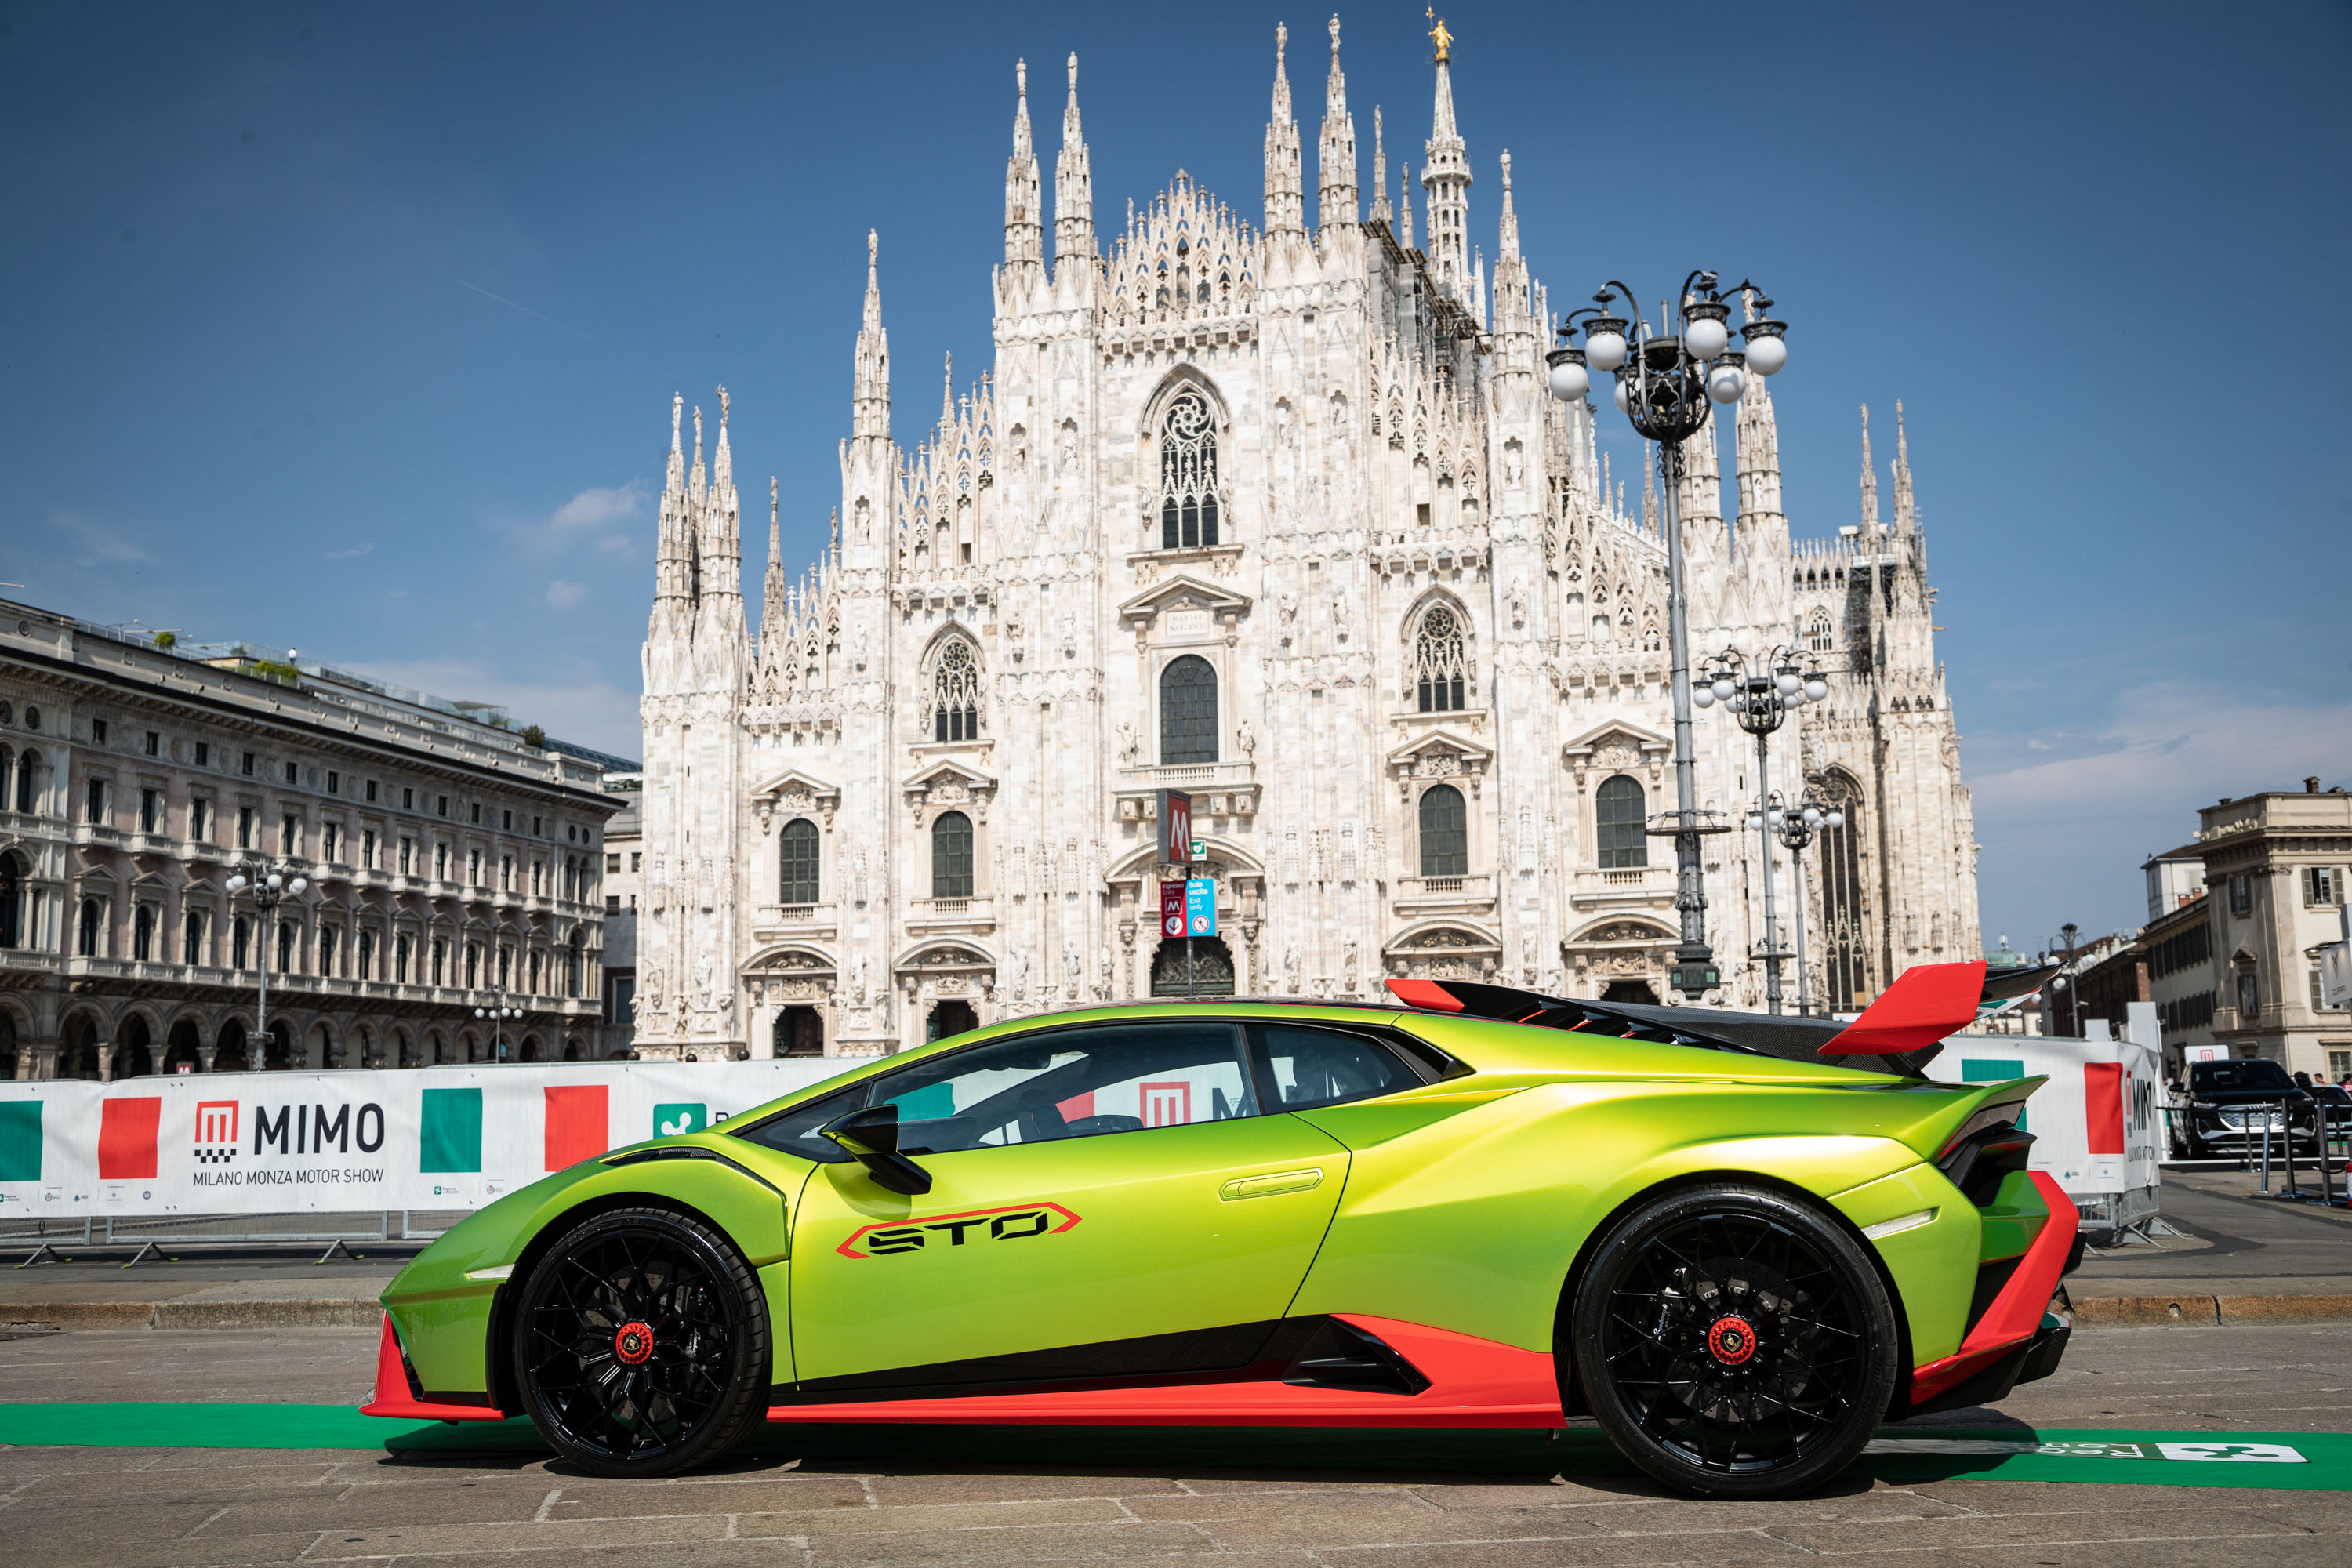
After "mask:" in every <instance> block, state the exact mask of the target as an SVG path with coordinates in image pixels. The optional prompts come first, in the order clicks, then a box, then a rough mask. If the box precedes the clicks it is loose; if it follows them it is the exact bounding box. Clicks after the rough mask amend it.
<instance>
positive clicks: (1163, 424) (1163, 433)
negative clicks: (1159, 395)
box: [1160, 392, 1217, 550]
mask: <svg viewBox="0 0 2352 1568" xmlns="http://www.w3.org/2000/svg"><path fill="white" fill-rule="evenodd" d="M1216 542H1217V421H1216V417H1215V416H1214V415H1213V414H1211V413H1210V412H1209V400H1208V399H1207V398H1205V397H1202V395H1200V394H1199V393H1197V392H1187V393H1184V394H1182V395H1180V396H1179V397H1178V398H1177V399H1176V401H1175V402H1174V403H1172V404H1171V405H1169V407H1168V416H1167V417H1166V418H1164V419H1162V420H1161V421H1160V548H1161V549H1162V550H1194V549H1198V548H1200V547H1202V546H1203V545H1210V544H1214V543H1216Z"/></svg>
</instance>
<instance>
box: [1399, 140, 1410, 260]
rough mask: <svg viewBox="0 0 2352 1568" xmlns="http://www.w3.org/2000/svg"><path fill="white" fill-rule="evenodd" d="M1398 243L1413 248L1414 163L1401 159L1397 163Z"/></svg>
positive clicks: (1408, 248)
mask: <svg viewBox="0 0 2352 1568" xmlns="http://www.w3.org/2000/svg"><path fill="white" fill-rule="evenodd" d="M1397 226H1398V235H1397V243H1398V244H1399V245H1402V246H1403V247H1405V248H1406V249H1407V250H1411V249H1412V163H1410V162H1403V161H1401V162H1399V163H1398V164H1397Z"/></svg>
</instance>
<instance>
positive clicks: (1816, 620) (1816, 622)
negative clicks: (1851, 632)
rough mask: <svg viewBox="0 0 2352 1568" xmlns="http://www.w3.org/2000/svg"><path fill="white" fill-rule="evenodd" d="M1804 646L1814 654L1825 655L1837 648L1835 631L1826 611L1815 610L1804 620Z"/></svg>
mask: <svg viewBox="0 0 2352 1568" xmlns="http://www.w3.org/2000/svg"><path fill="white" fill-rule="evenodd" d="M1805 646H1806V647H1809V648H1811V649H1812V650H1813V651H1814V652H1815V653H1825V652H1827V651H1828V650H1829V649H1831V648H1833V647H1836V646H1837V629H1836V628H1835V627H1834V626H1832V625H1831V623H1830V613H1829V612H1828V611H1827V610H1819V609H1817V610H1815V611H1814V612H1813V613H1812V614H1811V616H1807V617H1806V618H1805Z"/></svg>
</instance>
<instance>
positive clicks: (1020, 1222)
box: [834, 1204, 1078, 1258]
mask: <svg viewBox="0 0 2352 1568" xmlns="http://www.w3.org/2000/svg"><path fill="white" fill-rule="evenodd" d="M1077 1223H1078V1216H1077V1215H1074V1214H1072V1213H1071V1212H1070V1211H1069V1210H1068V1209H1066V1208H1064V1207H1063V1206H1062V1205H1059V1204H1022V1205H1017V1206H1015V1207H1012V1208H1001V1209H972V1210H970V1211H968V1212H966V1213H963V1214H943V1215H936V1216H934V1217H932V1218H929V1219H907V1220H898V1221H896V1222H894V1223H892V1224H889V1225H868V1226H859V1227H858V1229H857V1230H856V1231H855V1232H853V1233H852V1234H851V1236H850V1237H849V1239H848V1240H846V1241H845V1242H843V1243H842V1244H841V1245H840V1246H839V1247H835V1248H834V1250H835V1251H836V1252H838V1253H840V1254H841V1255H842V1256H843V1257H844V1258H881V1257H887V1255H889V1254H891V1253H896V1252H922V1251H925V1250H926V1249H929V1248H931V1247H962V1246H964V1245H966V1244H967V1243H969V1244H972V1245H982V1244H985V1243H988V1242H995V1241H1025V1240H1027V1239H1028V1238H1029V1237H1033V1236H1059V1235H1061V1234H1062V1233H1063V1232H1064V1231H1066V1230H1067V1229H1069V1228H1070V1227H1071V1226H1074V1225H1076V1224H1077ZM860 1247H863V1248H864V1250H863V1251H861V1250H859V1248H860Z"/></svg>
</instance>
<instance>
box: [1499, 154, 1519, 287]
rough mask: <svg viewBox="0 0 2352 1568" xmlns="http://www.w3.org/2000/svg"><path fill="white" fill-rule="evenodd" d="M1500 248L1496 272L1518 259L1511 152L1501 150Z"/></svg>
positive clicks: (1516, 214)
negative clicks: (1501, 202)
mask: <svg viewBox="0 0 2352 1568" xmlns="http://www.w3.org/2000/svg"><path fill="white" fill-rule="evenodd" d="M1500 244H1501V248H1500V249H1499V250H1498V251H1497V252H1496V258H1495V259H1496V270H1498V271H1499V270H1500V269H1501V268H1500V264H1501V263H1502V262H1504V261H1517V259H1518V258H1519V215H1518V213H1517V210H1515V209H1514V208H1513V207H1512V205H1511V150H1510V149H1509V148H1507V147H1506V148H1504V149H1503V217H1502V237H1501V241H1500Z"/></svg>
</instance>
